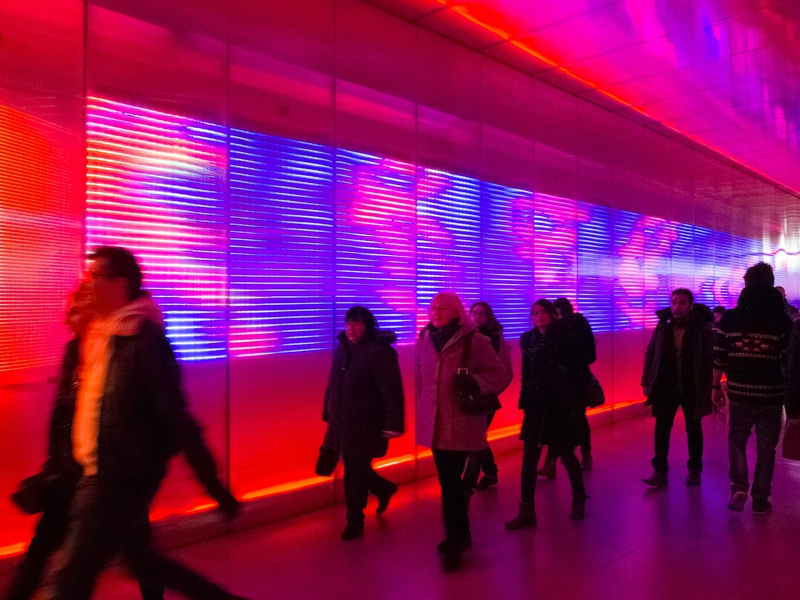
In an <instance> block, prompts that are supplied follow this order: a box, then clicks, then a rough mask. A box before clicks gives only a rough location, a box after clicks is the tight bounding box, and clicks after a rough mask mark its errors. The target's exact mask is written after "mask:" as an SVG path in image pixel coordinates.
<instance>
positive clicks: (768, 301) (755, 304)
mask: <svg viewBox="0 0 800 600" xmlns="http://www.w3.org/2000/svg"><path fill="white" fill-rule="evenodd" d="M774 285H775V275H774V273H773V272H772V267H771V266H770V265H768V264H767V263H763V262H760V263H757V264H755V265H753V266H752V267H750V268H749V269H747V271H746V272H745V274H744V289H743V290H742V293H741V294H739V300H738V301H737V303H736V307H735V308H732V309H730V310H726V311H725V314H723V315H722V319H720V322H719V323H718V324H717V330H718V334H717V341H716V347H715V349H714V392H713V394H714V398H713V399H714V403H715V404H717V405H720V406H721V405H723V403H724V401H725V400H724V397H723V395H722V389H721V385H720V383H721V379H722V375H723V373H724V374H725V375H726V376H727V378H728V399H729V403H728V404H729V407H728V419H729V429H728V457H729V459H730V471H729V475H730V480H731V496H730V499H729V500H728V508H729V509H730V510H733V511H742V510H744V507H745V504H746V503H747V493H748V491H749V492H750V495H751V497H752V499H753V505H752V507H753V513H754V514H757V515H765V514H767V513H768V512H770V511H771V510H772V504H771V503H770V500H769V497H770V494H771V493H772V475H773V472H774V470H775V447H776V446H777V445H778V438H779V437H780V433H781V419H782V417H783V402H784V400H785V394H786V386H785V383H786V382H785V379H784V373H783V363H784V360H785V353H786V349H787V346H788V342H789V333H790V331H791V329H792V319H791V317H790V316H789V315H788V314H786V311H785V306H784V300H783V297H782V295H781V293H780V292H779V291H778V290H776V289H775V288H774V287H773V286H774ZM753 428H755V432H756V468H755V472H754V473H753V485H752V488H751V486H750V478H749V475H748V469H747V440H748V439H749V438H750V433H751V432H752V430H753Z"/></svg>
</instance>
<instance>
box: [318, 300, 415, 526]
mask: <svg viewBox="0 0 800 600" xmlns="http://www.w3.org/2000/svg"><path fill="white" fill-rule="evenodd" d="M338 340H339V346H338V347H337V348H336V351H335V352H334V355H333V364H332V366H331V373H330V377H329V379H328V388H327V390H326V392H325V407H324V409H323V414H322V420H323V421H325V422H326V423H328V430H327V432H326V433H325V441H324V442H323V444H322V446H323V448H324V449H326V450H328V451H332V452H336V453H338V454H341V455H342V457H343V460H344V498H345V504H346V505H347V526H346V527H345V529H344V531H343V532H342V539H343V540H353V539H356V538H359V537H361V536H362V535H363V533H364V508H366V506H367V496H368V494H369V492H372V493H373V494H375V495H376V496H377V497H378V511H377V512H378V514H381V513H382V512H383V511H385V510H386V507H387V506H388V504H389V499H390V498H391V497H392V495H393V494H394V493H395V491H397V484H395V483H393V482H391V481H389V480H388V479H384V478H383V477H381V476H380V475H378V474H377V473H376V472H375V471H374V470H373V468H372V459H373V458H378V457H380V456H384V455H385V454H386V451H387V450H388V448H389V439H390V438H394V437H398V436H400V435H402V434H403V430H404V419H405V408H404V399H403V380H402V378H401V376H400V365H399V362H398V359H397V352H395V349H394V348H392V346H391V344H393V343H394V341H395V340H396V336H395V334H394V332H393V331H379V330H378V329H377V324H376V322H375V317H374V316H373V314H372V313H371V312H370V311H369V310H368V309H366V308H364V307H363V306H354V307H352V308H351V309H350V310H348V311H347V315H346V316H345V330H344V331H343V332H341V333H340V334H339V336H338Z"/></svg>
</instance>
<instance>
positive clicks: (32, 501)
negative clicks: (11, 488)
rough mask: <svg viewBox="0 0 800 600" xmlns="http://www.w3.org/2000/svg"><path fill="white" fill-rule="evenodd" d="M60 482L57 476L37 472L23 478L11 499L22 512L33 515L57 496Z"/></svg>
mask: <svg viewBox="0 0 800 600" xmlns="http://www.w3.org/2000/svg"><path fill="white" fill-rule="evenodd" d="M61 485H62V482H61V480H60V479H59V478H58V477H55V476H48V475H45V473H43V472H42V473H37V474H36V475H32V476H30V477H26V478H25V479H23V480H22V481H21V482H20V484H19V487H18V488H17V491H15V492H14V493H13V494H11V500H12V502H14V504H16V505H17V506H18V507H19V508H20V509H21V510H22V512H24V513H26V514H28V515H35V514H37V513H40V512H44V511H45V509H46V508H47V507H48V506H49V505H50V504H51V503H52V502H53V501H54V500H55V499H57V498H58V496H59V491H60V489H61Z"/></svg>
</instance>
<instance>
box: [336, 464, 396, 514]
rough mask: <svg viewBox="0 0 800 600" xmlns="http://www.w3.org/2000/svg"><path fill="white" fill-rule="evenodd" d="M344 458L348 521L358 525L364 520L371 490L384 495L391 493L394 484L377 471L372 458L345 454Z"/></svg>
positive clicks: (377, 494)
mask: <svg viewBox="0 0 800 600" xmlns="http://www.w3.org/2000/svg"><path fill="white" fill-rule="evenodd" d="M343 459H344V502H345V505H346V506H347V522H348V523H353V524H356V525H358V524H359V523H363V522H364V509H365V508H366V507H367V496H368V494H369V492H372V493H373V494H375V495H376V496H378V497H382V496H385V495H387V494H390V493H391V491H392V490H393V489H394V484H393V483H392V482H391V481H389V480H388V479H385V478H383V477H381V476H380V475H378V474H377V473H376V472H375V470H374V469H373V468H372V459H371V458H364V457H361V456H344V457H343Z"/></svg>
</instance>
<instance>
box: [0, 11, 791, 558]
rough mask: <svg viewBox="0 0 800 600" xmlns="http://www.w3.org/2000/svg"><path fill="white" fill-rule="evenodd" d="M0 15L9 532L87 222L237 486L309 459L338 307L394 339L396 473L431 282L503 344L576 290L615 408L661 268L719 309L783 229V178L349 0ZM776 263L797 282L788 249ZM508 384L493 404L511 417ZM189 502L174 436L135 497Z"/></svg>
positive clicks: (670, 280) (16, 518)
mask: <svg viewBox="0 0 800 600" xmlns="http://www.w3.org/2000/svg"><path fill="white" fill-rule="evenodd" d="M0 17H2V19H0V22H2V23H3V27H2V44H3V52H2V53H0V66H2V67H3V68H2V69H0V107H1V108H0V119H1V120H2V128H0V184H2V185H0V198H1V199H2V204H0V210H2V216H3V218H2V219H1V220H0V268H2V272H1V273H0V275H2V276H1V277H0V296H1V297H0V304H1V305H2V312H0V321H2V325H0V364H1V365H2V366H1V367H0V417H2V418H0V437H2V438H3V439H4V440H5V444H4V446H3V447H2V448H3V451H4V452H7V455H5V456H3V457H2V462H3V464H4V465H6V466H5V467H4V469H3V470H2V471H0V554H2V553H4V552H6V551H8V550H7V549H8V548H11V547H13V548H17V549H19V548H20V544H24V542H25V541H27V540H28V539H30V535H29V534H30V531H31V528H32V525H33V523H34V521H35V520H34V519H30V518H26V517H23V516H21V515H20V514H19V512H18V511H16V509H14V508H13V507H12V506H11V505H10V503H9V501H8V500H7V498H8V496H9V494H10V492H11V491H12V490H13V488H14V486H15V485H16V484H17V482H18V481H19V480H20V479H22V477H25V476H27V475H30V474H31V473H33V472H34V471H35V470H36V469H37V468H39V466H40V464H41V461H42V459H43V458H44V452H45V437H46V427H47V423H46V415H47V414H48V413H49V410H50V407H51V405H52V400H53V392H54V386H53V376H54V375H55V373H56V372H57V363H58V360H59V357H60V354H61V348H62V342H63V341H64V339H65V338H66V331H65V329H64V328H63V326H62V325H61V324H60V323H61V318H62V313H61V311H62V307H63V300H64V297H65V295H66V293H67V292H68V291H69V289H70V287H71V286H72V285H73V284H74V282H75V280H76V279H77V277H78V276H79V273H80V269H81V267H82V265H83V264H84V263H83V259H82V250H83V249H85V248H86V247H92V246H94V245H97V244H100V243H122V244H125V245H126V246H128V247H130V248H132V249H133V250H134V251H135V252H136V253H137V255H138V256H139V257H140V259H141V260H142V263H143V264H144V266H145V270H146V285H147V286H148V288H149V289H150V290H151V291H152V292H153V293H154V295H155V296H156V298H157V300H158V301H159V303H160V304H161V306H162V307H163V308H164V310H165V313H166V316H167V325H168V334H169V336H170V339H171V340H172V342H173V344H174V346H175V348H176V350H177V352H178V355H179V357H180V359H181V371H182V374H183V382H184V386H185V389H186V393H187V399H188V402H189V406H190V409H191V410H192V412H193V414H194V415H195V416H196V417H197V418H198V420H199V421H200V422H201V424H202V425H203V427H204V430H205V433H206V436H207V439H208V440H209V443H210V445H211V447H212V451H213V452H214V455H215V457H216V458H217V461H218V464H219V467H220V471H221V473H222V475H223V476H224V477H225V478H227V479H228V480H229V481H230V483H231V485H232V486H233V489H234V490H235V491H236V493H237V494H239V495H241V496H244V497H245V498H255V497H259V496H263V495H266V494H274V493H281V492H283V491H286V490H288V489H292V488H293V486H297V485H302V483H303V482H304V481H305V480H307V479H308V478H309V477H311V475H312V473H313V470H312V469H313V464H314V460H315V458H316V453H317V449H318V447H319V443H320V440H321V439H322V432H323V431H324V424H323V423H322V422H321V418H320V416H321V405H322V396H323V394H324V390H325V382H326V378H327V372H328V369H329V366H330V355H331V350H332V348H333V347H334V343H335V342H334V336H335V335H336V333H337V332H338V330H339V329H340V328H341V326H342V320H343V315H344V311H345V310H346V309H347V308H348V307H349V306H351V305H352V304H354V303H357V302H358V303H363V304H366V305H367V306H369V307H370V308H372V309H373V310H374V311H375V312H376V314H377V316H378V319H379V322H380V323H381V325H382V326H383V327H386V328H392V329H394V330H395V331H397V333H398V336H399V344H398V345H397V348H398V352H399V355H400V361H401V367H402V371H403V374H404V378H405V389H406V394H407V411H406V417H407V425H408V432H407V435H405V436H403V437H401V438H398V439H396V440H392V441H391V443H390V446H389V454H388V455H387V457H386V460H387V461H389V462H397V463H400V464H401V467H402V468H405V469H406V471H404V472H403V473H404V474H403V476H404V477H411V476H414V474H415V471H414V468H415V462H414V460H413V459H414V457H415V456H416V453H417V450H418V449H417V448H416V446H415V445H414V408H413V404H414V403H413V396H414V387H413V386H414V383H413V372H414V347H413V340H414V338H415V336H416V335H417V332H418V331H419V328H420V327H421V326H422V325H423V324H424V323H425V321H426V307H427V304H428V302H429V300H430V298H431V296H432V295H433V294H434V293H435V292H436V291H438V290H439V289H443V288H447V289H455V290H456V291H458V292H459V293H460V294H461V295H462V298H463V299H464V301H465V302H466V303H471V302H473V301H475V300H477V299H479V298H482V299H484V300H487V301H489V302H490V303H491V304H492V305H493V306H494V307H495V309H496V311H497V313H498V314H499V316H500V319H501V321H502V322H503V324H504V325H505V326H506V333H507V336H508V337H509V339H510V341H511V343H512V346H514V345H515V344H514V338H516V336H517V335H518V334H519V333H520V332H522V331H524V330H525V329H527V328H528V327H529V323H528V311H529V307H530V303H531V302H532V301H533V300H534V299H536V298H537V297H539V296H547V297H550V298H552V297H555V296H557V295H566V296H567V297H570V298H572V299H573V300H575V301H576V303H577V306H578V308H579V310H581V311H582V312H584V313H585V314H586V315H587V316H588V317H589V319H590V321H591V322H592V325H593V327H594V329H595V331H596V332H597V341H598V350H599V352H598V354H599V358H598V362H597V363H596V365H595V366H594V367H593V369H594V371H595V373H597V375H598V377H599V378H600V379H601V381H602V382H603V384H604V386H605V388H606V391H607V392H608V395H609V399H610V402H609V404H610V405H612V404H613V403H614V402H622V403H625V402H627V401H636V400H639V399H640V396H641V394H640V389H639V386H638V377H639V369H640V366H641V357H642V353H643V350H644V344H645V342H646V338H647V336H648V333H649V327H650V326H651V325H652V324H653V311H654V310H655V309H656V308H657V307H660V306H661V305H663V304H665V303H666V301H667V294H668V291H669V290H670V289H671V288H672V287H675V286H678V285H686V286H688V287H691V288H692V289H694V290H695V292H696V293H697V294H698V297H699V298H700V299H701V300H702V301H705V302H706V303H708V304H716V303H722V304H725V305H731V304H732V303H733V302H734V299H735V296H736V294H737V291H738V289H739V286H740V283H741V273H742V272H743V269H744V268H745V266H746V265H747V264H749V263H752V262H754V261H755V260H757V259H758V258H759V257H761V256H762V255H764V253H767V254H770V253H771V252H773V251H775V250H776V249H777V248H778V247H783V248H784V249H786V250H788V251H789V253H790V254H791V253H793V252H796V250H797V247H796V240H795V239H794V238H793V237H791V236H789V237H786V236H784V238H781V237H780V232H781V231H786V232H788V231H794V230H796V227H795V228H794V229H791V227H790V226H791V223H792V221H790V220H789V221H783V220H782V219H783V218H784V216H785V214H786V210H785V205H789V204H790V203H789V202H788V200H787V197H788V196H787V195H786V194H785V193H784V192H782V191H780V190H777V189H776V188H774V187H772V186H770V185H769V184H767V183H765V182H763V181H761V180H757V179H755V178H753V177H751V176H750V175H749V174H747V173H745V172H740V171H736V170H734V169H731V168H730V167H729V166H727V165H725V164H723V163H722V162H720V161H718V160H715V159H714V158H712V157H709V156H707V155H705V154H703V153H702V152H700V151H698V150H697V149H695V148H690V147H687V146H686V145H685V144H683V143H682V141H681V140H678V139H673V138H670V137H667V136H664V135H661V134H658V133H655V132H654V131H652V130H650V129H648V128H647V126H646V124H642V123H639V122H633V121H629V120H627V119H625V118H623V117H621V116H619V115H618V114H615V113H614V112H613V111H612V110H604V109H601V108H599V107H598V106H595V105H591V104H590V103H588V102H585V101H583V100H581V99H579V98H576V97H575V96H573V95H571V94H570V93H567V92H565V91H563V90H558V89H556V88H553V87H551V86H549V85H547V84H546V83H542V81H541V80H537V79H534V78H531V77H530V76H529V75H528V74H527V73H526V72H523V71H519V70H515V69H513V68H511V67H509V66H508V65H504V64H501V63H500V62H497V61H495V60H492V59H490V58H488V57H487V56H484V55H481V54H479V53H476V52H474V51H472V50H470V49H469V48H467V47H465V46H461V45H459V44H457V43H455V42H453V41H452V40H450V39H446V38H444V37H441V36H438V35H436V34H434V33H432V32H431V31H429V30H427V29H425V28H422V27H418V26H415V25H413V24H410V23H407V22H404V21H401V20H399V19H397V18H395V17H392V16H391V15H389V14H387V13H385V12H382V11H381V10H378V9H376V8H375V7H372V6H369V5H366V4H364V3H363V2H359V1H358V0H302V1H293V0H281V1H277V0H267V1H264V2H257V3H253V2H248V1H245V0H229V1H226V2H215V1H213V0H197V1H196V2H191V3H186V2H185V1H183V0H140V1H138V2H135V3H134V2H130V1H129V0H97V1H94V0H87V1H86V2H81V1H77V0H59V1H58V2H56V1H54V0H29V1H28V2H24V3H19V2H10V3H9V2H5V3H3V2H0ZM11 90H14V92H12V91H11ZM87 90H88V98H87ZM84 129H85V137H84ZM750 235H752V237H753V238H759V239H760V240H761V239H762V236H765V237H763V240H762V241H759V242H754V241H753V240H752V239H750V238H749V237H747V236H750ZM781 240H785V243H784V241H781ZM793 244H794V245H793ZM771 260H772V259H771ZM775 263H776V265H778V266H780V271H779V277H780V278H781V281H782V282H786V283H787V289H789V290H790V299H795V298H796V297H797V296H798V294H799V293H800V292H799V291H798V290H800V288H797V286H795V285H793V284H792V278H791V277H790V276H791V275H792V274H793V273H794V272H796V269H797V262H796V260H794V255H787V253H786V252H784V253H780V252H779V253H778V255H777V258H775ZM514 352H515V355H514V365H515V367H516V368H517V369H518V365H519V357H518V355H517V354H516V352H517V350H516V349H515V350H514ZM518 385H519V379H518V378H517V379H515V381H514V382H513V383H512V385H511V387H510V388H509V390H508V391H507V392H506V393H505V394H504V397H503V402H504V408H503V409H502V411H500V413H499V414H498V415H497V417H496V419H495V421H494V423H493V428H494V429H498V428H500V429H502V428H504V427H508V428H509V430H506V433H508V431H510V429H511V428H513V427H514V426H515V425H517V424H518V423H519V420H520V414H519V412H518V411H517V410H516V397H515V395H516V392H517V391H518ZM614 414H616V413H614ZM404 461H405V462H404ZM298 482H299V483H298ZM207 504H208V498H207V497H206V496H205V495H204V493H203V491H202V489H200V488H199V486H198V485H197V483H196V482H195V481H194V478H193V476H192V475H191V473H190V472H189V471H188V469H186V468H185V467H184V466H183V465H182V464H181V461H180V460H176V461H174V462H173V463H172V465H171V471H170V475H169V477H168V478H167V479H166V481H165V483H164V485H163V486H162V489H161V491H160V493H159V496H158V498H157V502H156V503H155V507H154V509H155V510H154V515H155V516H157V517H160V516H164V515H167V514H174V513H177V514H183V513H186V512H188V511H192V510H194V509H195V508H196V507H198V506H202V505H207Z"/></svg>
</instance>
